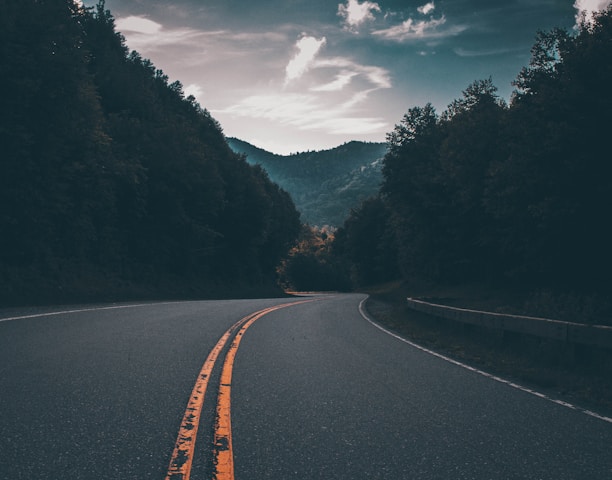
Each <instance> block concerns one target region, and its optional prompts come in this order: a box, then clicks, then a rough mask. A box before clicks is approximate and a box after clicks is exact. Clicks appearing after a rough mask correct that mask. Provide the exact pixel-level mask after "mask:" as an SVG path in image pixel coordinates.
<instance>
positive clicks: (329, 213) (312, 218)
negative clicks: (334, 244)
mask: <svg viewBox="0 0 612 480" xmlns="http://www.w3.org/2000/svg"><path fill="white" fill-rule="evenodd" d="M227 141H228V144H229V146H230V147H231V148H232V150H234V151H235V152H236V153H241V154H244V155H246V157H247V162H249V163H250V164H259V165H261V166H262V167H263V168H264V169H265V170H266V172H267V173H268V175H269V176H270V179H271V180H272V181H273V182H276V183H277V184H278V185H279V186H281V187H282V188H283V189H284V190H286V191H287V192H289V194H290V195H291V197H292V198H293V201H294V202H295V205H296V207H297V209H298V210H299V211H300V212H301V214H302V220H303V221H305V222H307V223H309V224H311V225H318V226H323V225H330V226H336V227H338V226H341V225H342V224H343V222H344V220H345V219H346V218H347V216H348V215H349V213H350V211H351V208H354V207H357V206H359V205H360V204H361V202H362V201H363V200H365V199H366V198H368V197H370V196H372V195H375V194H376V193H377V192H378V188H379V185H380V182H381V180H382V174H381V169H382V158H383V156H384V155H385V152H386V144H384V143H364V142H348V143H345V144H344V145H340V146H338V147H336V148H333V149H330V150H322V151H317V152H303V153H296V154H292V155H276V154H274V153H270V152H268V151H266V150H262V149H261V148H258V147H255V146H254V145H251V144H250V143H247V142H245V141H242V140H239V139H237V138H228V139H227Z"/></svg>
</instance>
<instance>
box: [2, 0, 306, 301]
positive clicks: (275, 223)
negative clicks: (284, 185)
mask: <svg viewBox="0 0 612 480" xmlns="http://www.w3.org/2000/svg"><path fill="white" fill-rule="evenodd" d="M0 58H1V61H0V97H1V99H0V104H1V105H2V113H1V114H0V115H1V116H0V145H2V149H3V152H2V156H1V158H2V160H1V161H0V171H1V172H0V231H1V232H2V238H1V240H0V242H1V245H0V301H2V302H4V303H7V302H12V303H17V302H36V301H46V302H48V301H72V300H75V299H83V298H94V297H95V298H98V297H100V295H102V294H104V295H107V296H110V297H126V296H133V295H163V296H169V295H172V296H202V295H209V294H213V295H215V294H216V295H218V294H220V293H221V292H223V291H224V290H227V289H228V287H229V286H232V287H234V288H235V287H237V286H244V287H245V288H253V287H255V286H262V287H265V288H269V287H270V286H271V285H273V284H274V281H275V267H276V265H277V264H278V263H279V261H280V259H281V257H282V256H284V254H285V253H286V252H287V250H288V249H289V248H290V246H291V245H292V244H293V242H294V240H295V238H296V237H297V235H298V233H299V230H300V222H299V214H298V213H297V211H296V209H295V207H294V205H293V202H292V201H291V199H290V197H289V195H288V194H287V193H286V192H285V191H283V190H282V189H280V188H279V187H278V186H277V185H275V184H273V183H272V182H271V181H270V180H269V178H268V176H267V175H266V173H265V172H264V171H263V170H262V169H261V168H259V167H253V166H249V165H248V164H247V162H246V161H245V160H244V158H243V157H241V156H239V155H237V154H235V153H234V152H232V151H231V149H230V148H229V146H228V145H227V143H226V140H225V138H224V136H223V133H222V131H221V128H220V126H219V124H218V123H217V122H216V121H215V120H214V119H213V118H212V117H211V116H210V114H209V113H208V111H206V110H205V109H203V108H201V107H200V106H199V105H198V104H197V103H196V101H195V99H194V98H193V97H189V98H185V96H184V94H183V91H182V86H181V84H180V83H179V82H174V83H169V81H168V77H167V76H166V75H164V73H163V72H162V71H161V70H159V69H156V68H155V66H154V65H153V64H152V63H151V62H150V61H149V60H146V59H143V58H142V57H141V56H140V55H139V54H138V53H136V52H131V53H130V52H129V51H128V49H127V47H126V46H125V43H124V39H123V37H122V36H121V35H120V34H119V33H117V32H116V31H115V27H114V20H113V17H112V15H111V14H110V12H108V11H107V10H105V8H104V3H103V2H101V3H100V4H98V6H97V8H95V9H93V10H91V9H84V8H83V7H81V6H79V4H77V3H76V2H74V1H72V0H53V1H51V0H38V1H34V0H8V1H7V2H4V4H3V9H2V16H1V17H0Z"/></svg>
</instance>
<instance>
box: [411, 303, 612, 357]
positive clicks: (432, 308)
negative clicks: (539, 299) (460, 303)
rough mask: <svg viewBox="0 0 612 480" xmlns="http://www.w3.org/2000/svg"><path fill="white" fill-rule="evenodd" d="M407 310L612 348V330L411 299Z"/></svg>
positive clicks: (493, 328) (507, 330) (563, 340)
mask: <svg viewBox="0 0 612 480" xmlns="http://www.w3.org/2000/svg"><path fill="white" fill-rule="evenodd" d="M407 300H408V307H409V308H411V309H413V310H415V311H418V312H423V313H426V314H429V315H434V316H436V317H441V318H446V319H448V320H454V321H456V322H461V323H467V324H470V325H478V326H481V327H486V328H490V329H492V330H499V331H506V332H516V333H523V334H528V335H534V336H536V337H541V338H549V339H554V340H559V341H561V342H566V343H574V344H582V345H594V346H595V345H596V346H598V347H604V348H612V327H608V326H605V325H587V324H582V323H573V322H563V321H561V320H551V319H548V318H539V317H527V316H523V315H507V314H502V313H493V312H483V311H480V310H470V309H467V308H457V307H448V306H446V305H437V304H435V303H429V302H424V301H423V300H416V299H414V298H408V299H407Z"/></svg>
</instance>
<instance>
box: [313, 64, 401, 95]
mask: <svg viewBox="0 0 612 480" xmlns="http://www.w3.org/2000/svg"><path fill="white" fill-rule="evenodd" d="M313 67H315V68H328V67H331V68H341V69H344V70H346V71H352V72H354V73H355V74H358V75H362V76H363V77H365V78H366V79H367V80H368V81H369V82H371V83H372V84H373V85H374V86H376V87H377V88H391V86H392V85H391V79H390V77H389V71H388V70H386V69H384V68H382V67H376V66H372V65H361V64H359V63H356V62H354V61H352V60H350V59H348V58H345V57H333V58H326V59H321V60H317V61H316V62H315V64H314V65H313Z"/></svg>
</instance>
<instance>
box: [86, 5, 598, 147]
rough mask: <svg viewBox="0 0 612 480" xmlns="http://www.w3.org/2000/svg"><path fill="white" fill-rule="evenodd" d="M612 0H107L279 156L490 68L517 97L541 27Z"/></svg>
mask: <svg viewBox="0 0 612 480" xmlns="http://www.w3.org/2000/svg"><path fill="white" fill-rule="evenodd" d="M93 3H94V2H93V1H90V0H86V1H85V4H86V5H92V4H93ZM608 3H610V0H576V3H574V0H506V1H498V0H446V1H444V0H434V1H426V0H418V1H411V0H388V1H385V0H381V1H368V0H365V1H364V0H344V1H341V2H340V1H338V0H335V1H330V0H258V1H253V0H181V1H158V0H107V1H106V7H107V8H108V9H109V10H110V11H111V12H112V14H113V15H114V17H115V20H116V25H117V30H119V31H120V32H121V33H122V34H123V35H124V36H125V38H126V40H127V45H128V47H129V48H130V49H133V50H137V51H138V52H140V53H141V55H142V56H144V57H146V58H149V59H151V60H152V61H153V62H154V64H155V65H156V67H157V68H161V69H162V70H163V71H164V72H165V73H166V74H167V75H168V76H169V77H170V79H171V81H174V80H180V81H181V82H182V83H183V85H184V88H185V91H186V93H187V94H193V95H194V96H195V97H196V98H197V100H198V101H199V103H200V104H201V105H202V107H204V108H206V109H208V110H209V111H210V112H211V113H212V115H213V117H214V118H215V119H217V120H218V121H219V122H220V124H221V126H222V127H223V130H224V132H225V134H226V135H227V136H234V137H238V138H240V139H242V140H246V141H248V142H250V143H252V144H254V145H256V146H258V147H261V148H265V149H267V150H270V151H273V152H275V153H280V154H287V153H290V152H298V151H305V150H321V149H325V148H332V147H334V146H337V145H340V144H342V143H345V142H347V141H350V140H363V141H385V135H386V133H388V132H390V131H391V130H393V127H394V125H395V124H396V123H398V122H399V121H400V119H401V118H402V116H403V115H404V113H406V111H407V110H408V109H409V108H411V107H413V106H415V105H424V104H425V103H427V102H431V103H432V104H433V105H434V106H435V107H436V109H437V110H438V111H439V112H442V111H443V110H444V109H445V108H446V106H447V105H448V104H449V103H450V102H451V101H452V100H453V99H456V98H459V97H460V96H461V92H462V90H464V89H465V88H466V87H467V86H468V85H469V84H470V83H471V82H473V81H474V80H478V79H485V78H488V77H492V79H493V83H494V84H495V85H496V86H497V87H498V89H499V93H500V95H501V96H502V97H504V98H506V99H509V97H510V94H511V92H512V89H513V87H512V86H511V82H512V80H513V79H514V78H516V76H517V74H518V73H519V71H520V69H521V67H523V66H525V65H527V64H528V62H529V58H530V48H531V46H532V45H533V41H534V38H535V35H536V32H537V30H550V29H551V28H554V27H564V28H567V29H572V28H573V26H574V25H575V23H576V14H577V12H578V11H579V10H589V11H590V10H600V9H602V8H605V7H606V6H607V4H608Z"/></svg>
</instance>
